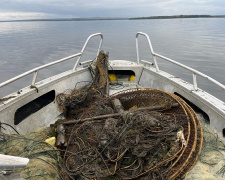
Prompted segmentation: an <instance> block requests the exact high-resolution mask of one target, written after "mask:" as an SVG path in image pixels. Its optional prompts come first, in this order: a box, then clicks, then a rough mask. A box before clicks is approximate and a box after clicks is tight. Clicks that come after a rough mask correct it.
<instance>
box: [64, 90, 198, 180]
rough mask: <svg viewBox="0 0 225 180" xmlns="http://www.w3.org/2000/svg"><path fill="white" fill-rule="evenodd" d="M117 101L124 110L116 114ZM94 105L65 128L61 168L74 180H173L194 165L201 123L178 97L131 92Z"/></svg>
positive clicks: (105, 99)
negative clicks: (62, 166)
mask: <svg viewBox="0 0 225 180" xmlns="http://www.w3.org/2000/svg"><path fill="white" fill-rule="evenodd" d="M115 99H118V100H119V102H120V103H121V105H122V106H121V108H122V107H123V108H122V109H121V110H122V111H121V112H120V113H118V112H117V111H116V108H115V104H113V100H115ZM83 103H84V104H85V103H87V104H89V102H88V101H87V102H86V101H84V102H83ZM92 104H95V105H93V106H91V107H86V109H83V111H85V112H86V113H85V115H82V116H81V115H79V116H78V117H80V118H79V119H77V120H71V119H70V121H68V122H65V123H64V125H65V126H66V127H65V128H66V136H67V139H68V147H67V149H66V152H65V154H64V158H63V162H64V164H65V167H66V171H67V172H68V173H69V174H70V176H72V177H73V178H88V179H104V178H105V179H177V178H182V177H184V176H185V174H186V173H187V172H188V171H189V170H190V169H191V168H192V166H193V165H194V164H195V162H196V160H197V157H198V154H199V152H200V149H201V147H202V128H201V123H200V121H199V119H198V117H197V116H196V114H195V113H194V111H193V110H192V109H191V108H190V107H189V106H188V105H187V104H186V103H185V102H184V101H183V100H182V99H180V98H179V97H177V96H175V95H173V94H170V93H166V92H163V91H159V90H156V89H142V90H138V89H131V90H126V91H122V92H120V93H118V94H115V95H113V96H111V97H109V98H104V97H102V98H99V99H97V101H96V102H95V101H92ZM89 108H90V109H89ZM78 109H79V108H78ZM78 109H76V111H78ZM117 110H118V109H117ZM90 112H95V114H92V113H90ZM89 113H90V114H89ZM93 116H94V117H93ZM67 151H69V152H73V153H67Z"/></svg>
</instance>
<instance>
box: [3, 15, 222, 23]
mask: <svg viewBox="0 0 225 180" xmlns="http://www.w3.org/2000/svg"><path fill="white" fill-rule="evenodd" d="M182 18H225V15H213V16H212V15H173V16H148V17H133V18H98V17H96V18H95V17H94V18H53V19H26V20H25V19H24V20H4V21H1V20H0V22H29V21H98V20H143V19H182Z"/></svg>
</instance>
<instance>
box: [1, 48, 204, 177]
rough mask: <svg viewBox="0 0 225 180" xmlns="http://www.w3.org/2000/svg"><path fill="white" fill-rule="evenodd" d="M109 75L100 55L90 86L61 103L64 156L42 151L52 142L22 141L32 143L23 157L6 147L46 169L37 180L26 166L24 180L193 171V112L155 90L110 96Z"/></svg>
mask: <svg viewBox="0 0 225 180" xmlns="http://www.w3.org/2000/svg"><path fill="white" fill-rule="evenodd" d="M107 67H108V55H107V54H105V53H104V52H102V51H101V52H100V54H99V56H98V59H97V62H96V63H95V66H94V68H93V67H90V72H91V73H92V74H93V80H92V82H90V83H89V84H87V85H85V86H82V87H79V88H75V89H73V90H67V91H65V92H63V93H60V94H58V95H57V97H56V100H57V102H58V106H59V109H60V110H61V111H62V113H63V114H64V116H65V119H64V120H59V121H57V122H56V123H55V124H54V125H52V128H53V129H56V137H57V140H56V146H57V148H58V149H56V148H55V147H53V146H50V145H48V144H46V143H43V140H44V139H46V138H47V137H44V138H41V139H39V140H35V138H31V137H30V138H29V141H28V140H27V139H26V138H25V137H21V136H17V137H18V140H19V139H22V143H24V142H25V143H27V146H26V147H24V148H22V149H21V150H20V151H16V152H18V153H10V152H12V149H13V148H11V149H8V148H9V147H14V145H15V146H16V144H18V143H19V144H18V145H19V146H21V145H20V143H21V142H20V141H18V142H16V144H14V143H11V144H10V143H9V142H10V141H11V140H10V138H6V139H5V142H1V143H3V144H2V145H1V149H0V151H1V152H3V153H5V154H13V155H19V156H23V157H29V158H33V159H36V160H37V161H40V162H41V163H42V164H41V166H43V167H39V166H38V167H36V169H33V171H32V172H31V169H32V168H35V167H34V164H33V165H30V166H29V164H28V166H27V167H26V168H25V170H23V171H22V174H25V175H24V176H23V177H24V178H25V179H35V178H37V179H38V178H39V179H41V178H44V179H51V178H55V179H65V180H75V179H78V180H82V179H84V180H86V179H102V180H107V179H141V180H145V179H146V180H147V179H157V180H161V179H182V178H184V177H185V175H186V173H187V172H188V171H189V170H190V169H191V168H192V167H193V166H194V164H195V163H196V161H197V158H198V156H199V153H200V151H201V148H202V142H203V134H202V126H201V123H200V120H199V118H198V117H197V115H196V114H195V112H194V111H193V110H192V109H191V108H190V106H189V105H188V104H186V103H185V102H184V101H183V100H182V99H181V98H179V97H177V96H176V95H174V94H170V93H167V92H163V91H160V90H156V89H137V88H136V89H130V90H126V91H121V92H119V93H117V94H114V95H112V96H108V85H109V82H108V74H107V72H108V69H107ZM50 129H51V128H50ZM50 136H51V135H48V137H50ZM35 137H36V136H35ZM37 137H38V136H37ZM21 147H22V146H21ZM37 147H38V148H37ZM28 150H29V151H28ZM19 152H20V153H19ZM44 158H47V159H44ZM44 164H45V165H44ZM47 167H48V168H50V169H47Z"/></svg>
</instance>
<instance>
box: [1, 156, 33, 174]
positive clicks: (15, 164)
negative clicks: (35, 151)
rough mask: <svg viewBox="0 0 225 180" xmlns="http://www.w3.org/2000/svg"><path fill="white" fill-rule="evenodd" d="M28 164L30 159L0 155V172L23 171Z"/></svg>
mask: <svg viewBox="0 0 225 180" xmlns="http://www.w3.org/2000/svg"><path fill="white" fill-rule="evenodd" d="M28 162H29V159H28V158H22V157H18V156H9V155H4V154H0V171H2V170H16V169H22V168H24V167H26V165H27V163H28Z"/></svg>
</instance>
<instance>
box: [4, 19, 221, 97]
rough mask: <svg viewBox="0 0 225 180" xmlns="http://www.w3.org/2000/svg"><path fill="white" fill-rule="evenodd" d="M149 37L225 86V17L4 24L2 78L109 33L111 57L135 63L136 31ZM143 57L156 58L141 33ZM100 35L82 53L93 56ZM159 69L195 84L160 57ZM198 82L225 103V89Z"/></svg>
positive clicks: (106, 39) (106, 41)
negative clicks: (91, 35) (93, 35)
mask: <svg viewBox="0 0 225 180" xmlns="http://www.w3.org/2000/svg"><path fill="white" fill-rule="evenodd" d="M139 31H141V32H145V33H147V34H148V35H149V36H150V39H151V42H152V44H153V49H154V51H155V52H157V53H159V54H162V55H164V56H167V57H169V58H172V59H175V60H177V61H178V62H180V63H183V64H186V65H188V66H190V67H192V68H195V69H197V70H199V71H201V72H202V73H205V74H207V75H209V76H211V77H212V78H214V79H216V80H218V81H219V82H221V83H222V84H225V78H224V75H225V18H196V19H155V20H154V19H151V20H99V21H40V22H38V21H33V22H0V82H3V81H5V80H7V79H9V78H12V77H14V76H16V75H19V74H21V73H23V72H25V71H27V70H30V69H32V68H34V67H36V66H40V65H43V64H46V63H49V62H52V61H54V60H57V59H60V58H63V57H65V56H69V55H72V54H75V53H78V52H80V51H81V49H82V46H83V44H84V42H85V40H86V38H87V37H88V36H89V35H90V34H92V33H96V32H101V33H103V35H104V42H103V48H102V49H103V50H104V51H106V52H109V58H110V59H128V60H132V61H136V50H135V35H136V32H139ZM139 42H140V45H139V47H140V57H141V58H140V59H144V60H149V61H152V58H151V56H150V52H149V48H148V46H147V43H146V40H145V39H144V38H143V37H140V41H139ZM98 43H99V38H97V37H96V38H94V39H93V40H92V41H91V42H90V44H89V46H88V47H87V51H86V53H85V55H84V57H83V60H84V59H94V58H95V56H96V50H97V47H98ZM75 60H76V59H72V60H70V61H69V62H65V63H63V65H56V66H53V67H51V68H48V69H46V70H42V71H40V73H39V76H38V80H40V79H43V78H46V77H48V76H50V75H54V74H57V73H59V72H62V71H65V70H68V69H71V68H72V67H73V65H74V62H75ZM158 62H159V68H160V69H162V70H166V71H168V72H170V73H172V74H174V75H175V76H179V77H182V78H184V79H185V80H186V81H188V82H192V74H191V73H190V72H188V71H185V70H183V69H181V68H179V67H177V66H175V65H172V64H169V63H166V62H165V61H163V60H160V59H158ZM31 81H32V76H28V77H26V78H24V79H21V80H19V81H18V82H16V83H13V84H11V85H10V86H9V87H4V88H1V89H0V97H2V96H4V95H6V94H9V93H11V92H14V91H17V90H19V89H20V88H22V87H24V86H27V85H29V83H31ZM198 86H199V87H200V88H202V89H204V90H206V91H208V92H209V93H212V94H213V95H215V96H216V97H218V98H220V99H221V100H223V101H225V93H224V91H223V90H221V89H220V88H218V87H215V85H214V84H213V83H210V82H208V81H207V80H204V79H202V78H199V77H198Z"/></svg>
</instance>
